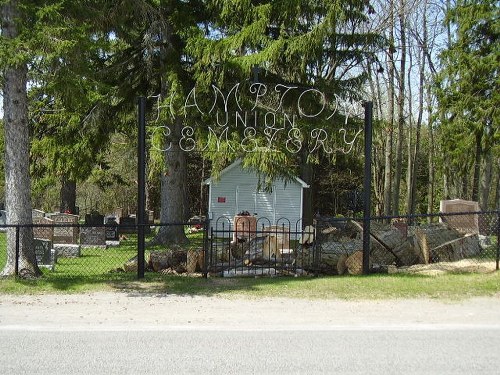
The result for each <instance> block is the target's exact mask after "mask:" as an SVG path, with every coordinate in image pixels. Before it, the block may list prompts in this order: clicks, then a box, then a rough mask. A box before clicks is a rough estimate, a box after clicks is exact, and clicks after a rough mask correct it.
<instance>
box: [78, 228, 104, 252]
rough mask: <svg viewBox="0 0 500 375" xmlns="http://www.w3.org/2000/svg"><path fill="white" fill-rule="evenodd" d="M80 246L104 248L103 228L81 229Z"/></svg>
mask: <svg viewBox="0 0 500 375" xmlns="http://www.w3.org/2000/svg"><path fill="white" fill-rule="evenodd" d="M80 245H81V246H82V247H101V248H106V228H104V227H81V228H80Z"/></svg>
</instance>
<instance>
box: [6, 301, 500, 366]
mask: <svg viewBox="0 0 500 375" xmlns="http://www.w3.org/2000/svg"><path fill="white" fill-rule="evenodd" d="M0 374H9V375H14V374H69V375H76V374H120V375H122V374H398V375H400V374H453V375H455V374H495V375H496V374H500V298H498V297H492V298H475V299H468V300H464V301H457V302H450V301H448V302H440V301H432V300H425V299H422V300H418V299H417V300H387V301H339V300H326V301H307V300H293V299H280V298H274V299H263V300H252V299H244V298H238V299H223V298H217V297H213V298H212V297H188V296H169V295H160V296H155V295H151V296H142V295H141V296H137V295H127V294H122V293H108V294H105V293H104V294H91V295H53V296H51V295H43V296H6V295H4V296H1V295H0Z"/></svg>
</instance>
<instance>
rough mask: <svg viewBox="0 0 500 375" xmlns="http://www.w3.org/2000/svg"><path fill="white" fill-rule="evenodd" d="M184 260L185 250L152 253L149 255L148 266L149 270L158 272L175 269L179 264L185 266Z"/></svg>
mask: <svg viewBox="0 0 500 375" xmlns="http://www.w3.org/2000/svg"><path fill="white" fill-rule="evenodd" d="M186 260H187V252H186V250H166V251H152V252H151V253H150V254H149V260H148V264H149V268H150V269H152V270H153V271H155V272H158V271H161V270H164V269H166V268H171V267H172V268H175V267H177V266H179V265H180V264H181V263H183V264H184V265H185V264H186Z"/></svg>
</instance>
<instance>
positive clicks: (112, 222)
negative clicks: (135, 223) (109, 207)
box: [106, 216, 119, 241]
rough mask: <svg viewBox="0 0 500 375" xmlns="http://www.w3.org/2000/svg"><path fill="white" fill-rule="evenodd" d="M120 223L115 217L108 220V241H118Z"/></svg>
mask: <svg viewBox="0 0 500 375" xmlns="http://www.w3.org/2000/svg"><path fill="white" fill-rule="evenodd" d="M118 240H119V236H118V223H117V222H116V218H115V217H114V216H109V217H107V218H106V241H118Z"/></svg>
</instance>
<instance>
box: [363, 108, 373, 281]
mask: <svg viewBox="0 0 500 375" xmlns="http://www.w3.org/2000/svg"><path fill="white" fill-rule="evenodd" d="M364 107H365V171H364V183H363V198H364V199H363V206H364V213H363V275H368V274H369V273H370V219H371V191H372V118H373V102H365V103H364Z"/></svg>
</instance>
